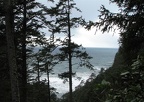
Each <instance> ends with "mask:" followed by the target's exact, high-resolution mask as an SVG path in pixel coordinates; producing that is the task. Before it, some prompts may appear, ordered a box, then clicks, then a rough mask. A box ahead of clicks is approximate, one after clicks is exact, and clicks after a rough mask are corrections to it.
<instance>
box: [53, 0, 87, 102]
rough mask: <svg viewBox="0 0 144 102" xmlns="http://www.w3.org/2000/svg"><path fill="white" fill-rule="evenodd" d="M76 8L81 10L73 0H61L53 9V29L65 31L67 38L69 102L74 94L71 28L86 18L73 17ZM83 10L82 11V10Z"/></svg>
mask: <svg viewBox="0 0 144 102" xmlns="http://www.w3.org/2000/svg"><path fill="white" fill-rule="evenodd" d="M73 8H74V9H76V10H77V11H80V10H79V9H78V8H77V7H75V3H74V1H73V0H71V1H70V0H59V2H58V3H57V4H56V7H53V8H52V9H53V11H54V12H55V13H53V14H52V16H54V17H55V18H56V19H55V25H54V27H55V28H54V29H51V31H52V32H53V33H64V34H66V39H67V44H66V45H67V50H68V53H67V56H68V63H69V65H68V66H69V71H68V73H69V74H68V76H69V93H70V95H69V102H73V96H72V73H73V72H72V50H71V49H72V46H71V28H76V27H78V26H79V25H80V24H83V23H84V20H83V19H82V17H74V18H71V17H70V14H71V10H72V9H73ZM80 12H81V11H80Z"/></svg>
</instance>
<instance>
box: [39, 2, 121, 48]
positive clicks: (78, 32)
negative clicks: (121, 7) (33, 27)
mask: <svg viewBox="0 0 144 102" xmlns="http://www.w3.org/2000/svg"><path fill="white" fill-rule="evenodd" d="M37 1H40V2H42V3H44V4H47V3H48V2H47V0H37ZM74 1H75V3H76V6H77V7H78V8H80V10H82V13H78V12H73V15H72V16H77V17H79V16H83V18H85V19H86V20H87V21H88V20H92V21H97V20H98V15H99V12H98V10H99V9H100V6H101V5H104V6H105V7H106V8H108V9H109V10H110V11H112V12H117V11H118V8H117V6H116V5H115V4H111V3H110V2H109V0H74ZM95 29H96V28H93V29H91V30H90V31H87V30H85V29H84V28H82V27H79V28H77V29H72V33H74V34H72V35H74V36H73V37H72V40H73V41H74V42H76V43H77V44H82V45H83V46H84V47H101V48H118V47H119V45H118V39H119V35H118V31H117V32H115V33H113V32H110V33H104V34H102V33H101V32H100V31H97V33H96V34H95Z"/></svg>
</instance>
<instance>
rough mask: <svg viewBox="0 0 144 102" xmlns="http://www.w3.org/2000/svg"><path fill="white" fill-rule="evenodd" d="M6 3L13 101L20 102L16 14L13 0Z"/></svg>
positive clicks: (5, 0) (6, 0) (7, 0)
mask: <svg viewBox="0 0 144 102" xmlns="http://www.w3.org/2000/svg"><path fill="white" fill-rule="evenodd" d="M4 2H5V3H4V5H5V23H6V38H7V53H8V62H9V69H10V80H11V93H12V102H20V96H19V85H18V72H17V62H16V52H15V45H14V25H13V23H14V16H13V2H14V1H12V0H4Z"/></svg>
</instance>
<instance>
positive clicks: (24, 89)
mask: <svg viewBox="0 0 144 102" xmlns="http://www.w3.org/2000/svg"><path fill="white" fill-rule="evenodd" d="M23 8H24V9H23V16H24V18H23V36H22V89H21V102H27V64H26V0H24V1H23Z"/></svg>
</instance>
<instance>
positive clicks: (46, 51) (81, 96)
mask: <svg viewBox="0 0 144 102" xmlns="http://www.w3.org/2000/svg"><path fill="white" fill-rule="evenodd" d="M48 2H51V3H53V4H54V5H55V6H53V7H51V6H50V7H47V6H45V5H43V4H41V3H39V2H37V1H35V0H22V1H21V0H1V1H0V102H143V101H144V22H143V20H144V1H143V0H137V1H136V0H110V2H111V3H115V4H116V5H117V6H118V7H119V11H118V12H117V13H113V12H111V11H109V10H108V9H107V8H105V7H104V6H103V5H102V6H101V7H100V10H99V12H100V15H99V21H98V22H94V21H85V20H84V18H82V17H73V18H71V16H70V15H71V10H72V9H75V10H76V11H78V12H81V10H80V9H79V8H77V7H76V4H75V3H74V1H73V0H59V1H58V2H55V1H54V0H48ZM79 26H83V27H85V29H87V30H90V29H91V28H92V27H96V29H101V31H102V32H109V31H111V30H113V31H115V30H117V29H118V30H119V31H120V33H119V34H120V39H119V45H120V47H119V50H118V52H117V54H116V56H115V60H114V63H113V65H112V66H111V67H110V68H108V69H106V70H104V69H101V71H100V72H99V74H98V75H97V76H96V77H95V78H93V79H91V80H87V82H86V83H85V85H84V86H83V85H82V86H81V85H79V86H78V87H77V89H76V90H75V91H73V90H72V77H73V76H74V75H75V73H73V71H72V68H73V63H72V58H77V59H80V63H77V64H78V65H79V67H82V66H85V67H87V68H89V69H90V70H92V69H93V65H91V63H90V62H89V59H91V58H92V57H91V56H89V55H88V54H87V53H86V51H85V50H84V48H83V47H82V46H81V45H77V44H75V43H74V42H72V41H71V37H72V36H71V29H74V28H77V27H79ZM43 29H47V32H43ZM57 34H64V36H65V38H64V39H60V38H58V37H57ZM46 35H49V36H48V37H46ZM57 48H59V53H53V52H54V51H55V50H56V49H57ZM63 61H66V62H67V63H68V71H66V72H64V73H60V74H59V77H60V78H62V79H64V80H65V81H68V82H69V86H70V87H69V93H66V94H64V95H63V96H62V97H61V99H59V98H58V97H57V96H56V94H57V91H56V89H55V88H53V87H52V86H50V83H49V74H50V73H53V68H54V66H55V65H56V64H59V63H62V62H63ZM43 74H45V75H46V76H47V78H46V79H45V80H42V79H41V76H42V75H43ZM33 76H35V77H33Z"/></svg>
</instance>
